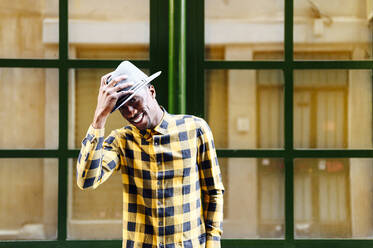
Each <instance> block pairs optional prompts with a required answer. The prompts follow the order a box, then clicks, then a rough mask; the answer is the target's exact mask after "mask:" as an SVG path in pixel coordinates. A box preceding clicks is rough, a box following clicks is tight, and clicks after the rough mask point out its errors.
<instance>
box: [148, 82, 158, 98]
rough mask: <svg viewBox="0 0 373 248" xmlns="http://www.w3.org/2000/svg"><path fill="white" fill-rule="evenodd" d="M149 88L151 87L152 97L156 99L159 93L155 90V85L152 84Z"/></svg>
mask: <svg viewBox="0 0 373 248" xmlns="http://www.w3.org/2000/svg"><path fill="white" fill-rule="evenodd" d="M148 89H149V93H150V95H151V96H152V98H153V99H155V97H156V95H157V94H156V92H155V88H154V86H153V85H152V84H151V85H149V86H148Z"/></svg>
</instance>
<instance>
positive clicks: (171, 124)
mask: <svg viewBox="0 0 373 248" xmlns="http://www.w3.org/2000/svg"><path fill="white" fill-rule="evenodd" d="M103 135H104V129H94V128H93V127H92V126H91V127H90V128H89V130H88V132H87V136H86V137H85V138H84V140H83V142H82V149H81V151H80V154H79V158H78V164H77V183H78V186H79V187H80V188H81V189H88V188H93V189H94V188H96V187H97V186H99V185H100V184H101V183H103V182H105V181H106V180H107V179H108V178H109V177H110V175H111V174H112V173H113V172H115V171H118V170H121V173H122V182H123V247H127V248H131V247H136V248H137V247H146V248H147V247H149V248H153V247H162V248H173V247H175V248H176V247H185V248H189V247H208V248H210V247H220V237H221V234H222V221H223V192H224V187H223V184H222V180H221V173H220V169H219V164H218V159H217V156H216V151H215V147H214V141H213V137H212V133H211V131H210V128H209V127H208V125H207V123H206V122H205V121H204V120H203V119H200V118H197V117H194V116H188V115H171V114H168V113H167V112H166V111H164V115H163V118H162V120H161V122H160V124H159V125H158V126H157V127H155V128H154V129H152V130H150V129H149V130H143V131H140V130H138V129H137V128H136V127H134V126H132V125H130V126H126V127H124V128H121V129H117V130H115V131H112V132H111V134H110V135H109V136H108V137H107V138H106V139H105V140H104V137H103Z"/></svg>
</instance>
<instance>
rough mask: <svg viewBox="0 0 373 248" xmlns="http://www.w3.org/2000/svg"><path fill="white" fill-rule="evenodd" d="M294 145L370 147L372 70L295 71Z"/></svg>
mask: <svg viewBox="0 0 373 248" xmlns="http://www.w3.org/2000/svg"><path fill="white" fill-rule="evenodd" d="M294 146H295V147H296V148H372V78H371V71H370V70H296V71H294Z"/></svg>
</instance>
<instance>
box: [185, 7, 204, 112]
mask: <svg viewBox="0 0 373 248" xmlns="http://www.w3.org/2000/svg"><path fill="white" fill-rule="evenodd" d="M186 20H187V23H186V33H187V37H186V39H187V42H186V49H187V58H186V61H187V73H186V81H187V85H186V86H187V92H186V93H187V99H186V102H187V106H186V108H187V113H189V114H193V115H196V116H200V117H204V116H205V108H204V107H205V106H204V105H205V104H204V99H205V87H204V80H205V69H206V67H205V65H206V62H204V59H205V36H204V34H205V1H204V0H188V1H187V2H186ZM201 101H202V102H201Z"/></svg>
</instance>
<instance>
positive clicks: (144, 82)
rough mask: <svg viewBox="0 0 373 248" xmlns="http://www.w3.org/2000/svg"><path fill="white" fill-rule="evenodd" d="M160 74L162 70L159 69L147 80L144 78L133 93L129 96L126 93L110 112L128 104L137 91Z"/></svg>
mask: <svg viewBox="0 0 373 248" xmlns="http://www.w3.org/2000/svg"><path fill="white" fill-rule="evenodd" d="M160 74H161V71H158V72H156V73H154V74H153V75H151V76H149V77H147V78H146V79H145V80H142V81H141V83H139V84H137V85H136V86H135V88H134V89H133V93H132V94H130V95H129V96H128V95H125V96H124V97H122V98H120V99H118V101H117V102H116V104H115V106H114V108H113V109H112V110H111V112H110V113H113V112H114V111H115V110H117V109H119V108H120V107H122V106H123V105H124V104H126V103H127V102H128V101H129V100H131V99H132V97H134V96H135V95H136V93H137V92H138V91H140V90H141V89H142V88H143V87H144V86H145V85H147V84H148V83H150V82H151V81H153V80H154V79H155V78H156V77H158V76H159V75H160Z"/></svg>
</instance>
